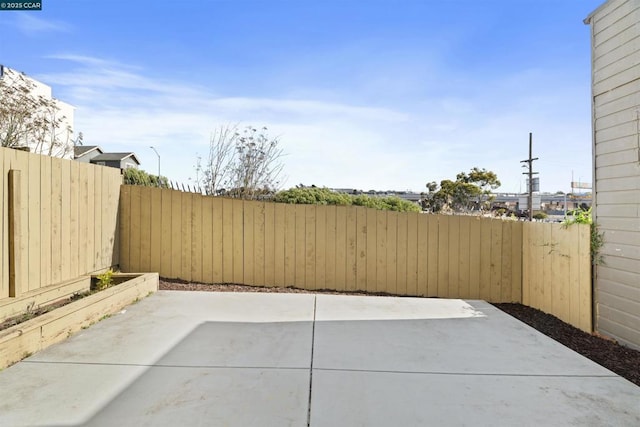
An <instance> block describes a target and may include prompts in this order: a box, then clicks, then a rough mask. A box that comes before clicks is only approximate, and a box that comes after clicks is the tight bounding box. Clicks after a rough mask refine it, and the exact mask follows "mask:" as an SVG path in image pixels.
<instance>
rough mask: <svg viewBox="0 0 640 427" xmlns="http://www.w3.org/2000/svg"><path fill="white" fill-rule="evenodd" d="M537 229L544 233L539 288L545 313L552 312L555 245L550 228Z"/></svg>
mask: <svg viewBox="0 0 640 427" xmlns="http://www.w3.org/2000/svg"><path fill="white" fill-rule="evenodd" d="M536 225H537V226H538V228H541V229H543V233H544V243H543V247H544V251H543V258H542V259H543V269H542V271H543V279H542V283H541V286H542V287H543V289H544V290H543V294H544V303H543V306H542V307H543V308H542V311H544V312H546V313H551V312H553V292H552V286H553V280H554V279H555V278H554V276H553V271H552V270H551V269H552V254H553V251H554V247H555V245H556V243H555V242H554V241H553V234H552V231H551V227H545V226H544V224H536Z"/></svg>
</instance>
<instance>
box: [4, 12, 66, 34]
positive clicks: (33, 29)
mask: <svg viewBox="0 0 640 427" xmlns="http://www.w3.org/2000/svg"><path fill="white" fill-rule="evenodd" d="M12 22H13V25H14V26H15V27H16V28H17V29H18V30H19V31H21V32H23V33H24V34H27V35H29V36H32V35H36V34H39V33H48V32H68V31H69V30H70V27H69V25H68V24H66V23H64V22H60V21H54V20H46V19H42V18H39V17H37V16H35V15H34V14H33V12H23V13H17V14H16V19H15V20H14V21H12Z"/></svg>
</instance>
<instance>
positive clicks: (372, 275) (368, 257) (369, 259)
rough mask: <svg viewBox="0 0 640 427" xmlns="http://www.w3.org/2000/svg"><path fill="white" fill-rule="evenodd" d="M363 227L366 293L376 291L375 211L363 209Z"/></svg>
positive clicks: (376, 234) (376, 232)
mask: <svg viewBox="0 0 640 427" xmlns="http://www.w3.org/2000/svg"><path fill="white" fill-rule="evenodd" d="M364 212H365V227H366V230H367V231H366V244H365V248H364V250H365V258H364V266H365V272H364V275H365V286H366V288H365V289H366V290H367V291H368V292H376V291H377V289H376V288H377V285H378V284H377V280H376V263H377V261H378V260H377V259H376V247H377V241H376V240H377V236H378V231H377V212H378V211H376V210H375V209H370V208H365V209H364Z"/></svg>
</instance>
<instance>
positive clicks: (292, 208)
mask: <svg viewBox="0 0 640 427" xmlns="http://www.w3.org/2000/svg"><path fill="white" fill-rule="evenodd" d="M283 210H284V280H285V285H286V286H296V230H297V228H298V227H297V226H296V211H297V207H296V205H286V206H284V208H283Z"/></svg>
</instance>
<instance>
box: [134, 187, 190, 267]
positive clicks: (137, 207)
mask: <svg viewBox="0 0 640 427" xmlns="http://www.w3.org/2000/svg"><path fill="white" fill-rule="evenodd" d="M142 189H143V187H140V186H137V185H134V186H131V187H130V190H131V212H130V215H131V225H130V228H129V230H130V233H131V235H130V238H129V245H130V247H129V268H130V269H131V270H130V271H142V263H141V257H140V255H141V251H142V250H143V242H142V226H143V224H142V222H143V220H142ZM176 258H178V259H180V257H179V256H176ZM178 274H179V273H178ZM175 277H179V276H175Z"/></svg>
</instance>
